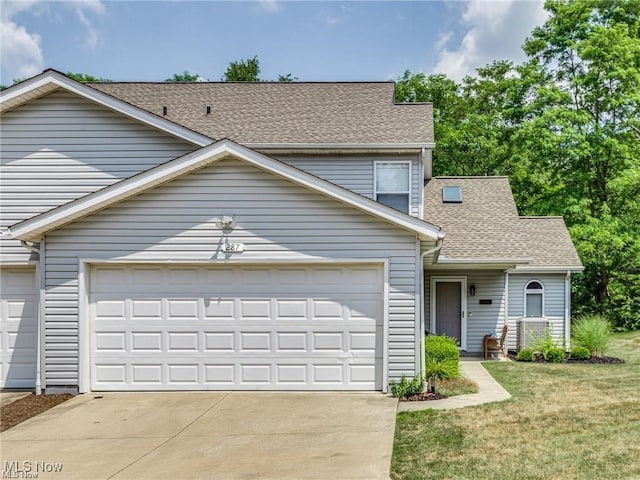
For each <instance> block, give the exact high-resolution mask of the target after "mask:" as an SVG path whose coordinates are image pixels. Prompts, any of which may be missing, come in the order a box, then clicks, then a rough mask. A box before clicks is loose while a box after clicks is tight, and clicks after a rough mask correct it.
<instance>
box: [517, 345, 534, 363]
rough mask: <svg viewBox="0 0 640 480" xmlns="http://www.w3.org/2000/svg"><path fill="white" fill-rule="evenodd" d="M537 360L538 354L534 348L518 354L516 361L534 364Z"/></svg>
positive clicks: (525, 349)
mask: <svg viewBox="0 0 640 480" xmlns="http://www.w3.org/2000/svg"><path fill="white" fill-rule="evenodd" d="M535 359H536V354H535V352H534V351H533V348H523V349H522V350H520V351H519V352H518V356H517V357H516V360H518V361H519V362H533V361H534V360H535Z"/></svg>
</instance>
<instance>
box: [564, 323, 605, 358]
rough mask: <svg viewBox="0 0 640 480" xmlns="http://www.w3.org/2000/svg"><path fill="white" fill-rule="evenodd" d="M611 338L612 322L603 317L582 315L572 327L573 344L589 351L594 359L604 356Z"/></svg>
mask: <svg viewBox="0 0 640 480" xmlns="http://www.w3.org/2000/svg"><path fill="white" fill-rule="evenodd" d="M610 336H611V322H609V320H608V319H606V318H605V317H603V316H602V315H594V314H589V315H582V316H580V317H578V318H577V319H576V320H575V322H574V323H573V326H572V335H571V337H572V339H573V344H574V345H575V346H579V347H584V348H586V349H587V350H589V353H590V354H591V356H592V357H601V356H602V355H604V352H605V351H606V349H607V343H609V337H610Z"/></svg>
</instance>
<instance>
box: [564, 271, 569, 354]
mask: <svg viewBox="0 0 640 480" xmlns="http://www.w3.org/2000/svg"><path fill="white" fill-rule="evenodd" d="M570 343H571V270H567V275H566V277H565V278H564V348H565V350H566V351H569V349H570V348H571V345H570Z"/></svg>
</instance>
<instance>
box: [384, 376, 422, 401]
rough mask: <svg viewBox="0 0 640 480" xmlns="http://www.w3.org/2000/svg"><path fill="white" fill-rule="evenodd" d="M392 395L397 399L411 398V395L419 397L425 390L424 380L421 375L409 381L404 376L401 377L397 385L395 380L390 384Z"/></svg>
mask: <svg viewBox="0 0 640 480" xmlns="http://www.w3.org/2000/svg"><path fill="white" fill-rule="evenodd" d="M389 387H390V390H391V395H393V396H394V397H396V398H405V397H410V396H411V395H417V394H419V393H422V392H423V390H424V378H422V377H421V376H420V375H416V376H415V377H413V379H412V380H407V377H405V376H404V375H402V377H400V383H396V382H394V381H393V380H391V382H390V383H389Z"/></svg>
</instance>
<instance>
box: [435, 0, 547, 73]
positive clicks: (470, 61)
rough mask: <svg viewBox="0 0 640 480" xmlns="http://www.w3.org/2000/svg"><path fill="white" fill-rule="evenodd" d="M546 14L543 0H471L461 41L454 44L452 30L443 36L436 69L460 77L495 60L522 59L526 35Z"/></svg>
mask: <svg viewBox="0 0 640 480" xmlns="http://www.w3.org/2000/svg"><path fill="white" fill-rule="evenodd" d="M546 18H547V13H546V12H545V11H544V9H543V3H542V2H541V1H522V0H471V1H470V2H468V3H467V4H465V7H464V9H463V11H462V15H461V18H460V20H461V22H462V24H463V25H464V27H465V33H464V34H463V37H462V39H461V40H460V43H459V44H458V45H457V46H456V47H453V48H450V44H451V36H450V35H449V33H445V34H444V35H442V36H441V37H440V39H439V40H438V42H437V44H436V48H437V50H438V62H437V64H436V66H435V67H434V69H433V71H434V72H435V73H444V74H446V75H447V76H448V77H450V78H452V79H454V80H458V81H459V80H461V79H462V78H463V77H464V76H465V75H472V74H474V73H475V70H476V69H477V68H479V67H482V66H484V65H486V64H488V63H491V62H492V61H493V60H511V61H513V62H516V63H518V62H521V61H522V60H524V58H525V54H524V52H523V51H522V48H521V47H522V44H523V43H524V40H525V38H526V37H527V36H528V35H529V34H530V33H531V31H532V30H533V28H534V27H536V26H538V25H541V24H542V23H543V22H544V21H545V20H546Z"/></svg>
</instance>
